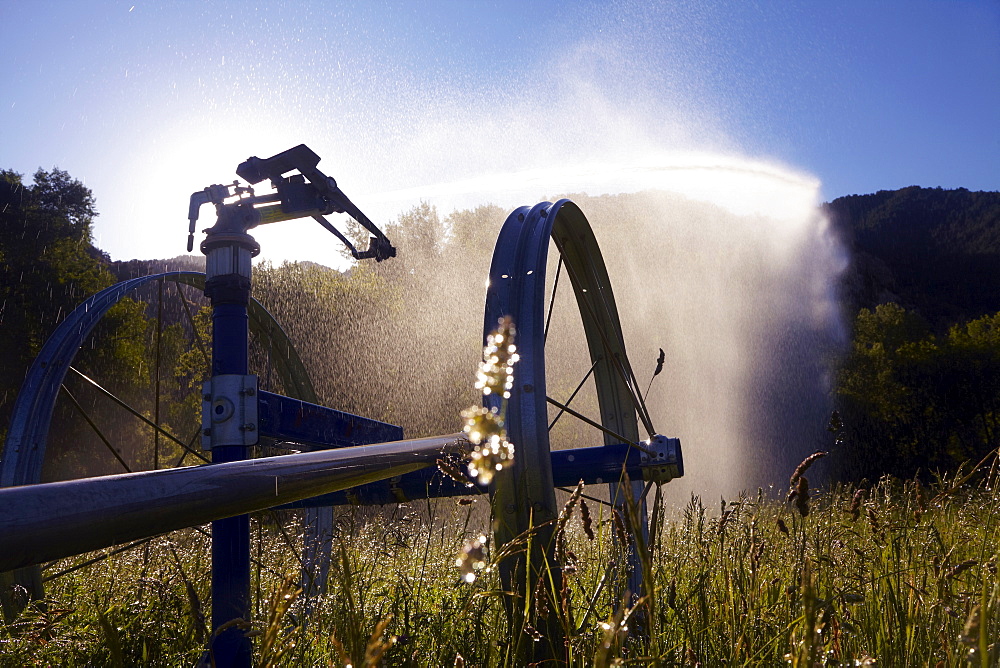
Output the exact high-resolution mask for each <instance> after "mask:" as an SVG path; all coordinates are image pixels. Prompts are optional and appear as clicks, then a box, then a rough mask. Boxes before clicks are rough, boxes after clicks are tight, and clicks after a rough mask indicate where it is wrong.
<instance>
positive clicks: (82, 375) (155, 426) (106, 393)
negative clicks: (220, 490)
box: [69, 366, 208, 463]
mask: <svg viewBox="0 0 1000 668" xmlns="http://www.w3.org/2000/svg"><path fill="white" fill-rule="evenodd" d="M69 368H70V371H73V372H74V373H75V374H77V375H78V376H80V378H83V379H84V380H85V381H87V382H88V383H90V384H91V385H93V386H94V387H95V388H97V390H98V391H99V392H101V394H103V395H104V396H106V397H108V398H109V399H111V400H112V401H114V402H115V403H116V404H118V405H119V406H121V407H122V408H124V409H125V410H127V411H128V412H129V413H131V414H132V415H134V416H135V417H136V418H138V419H139V420H142V421H143V422H145V423H146V424H147V425H149V426H150V427H152V428H153V429H156V430H157V431H159V432H160V433H161V434H163V435H164V436H165V437H167V438H169V439H170V440H171V441H173V442H174V443H176V444H177V445H179V446H181V447H182V448H184V449H185V450H187V451H188V452H190V453H191V454H192V455H194V456H195V457H197V458H198V459H200V460H202V461H203V462H206V463H207V462H208V458H206V457H205V456H204V455H202V454H201V453H200V452H197V451H195V450H192V449H191V448H190V447H189V446H188V444H187V443H184V442H183V441H181V440H180V439H178V438H177V437H176V436H174V435H173V434H171V433H170V432H169V431H167V430H165V429H163V428H162V427H160V425H158V424H156V423H155V422H153V421H152V420H150V419H149V418H147V417H146V416H145V415H143V414H142V413H140V412H138V411H137V410H135V409H134V408H132V407H131V406H129V405H128V404H126V403H125V402H124V401H122V400H121V399H119V398H118V397H116V396H115V395H114V394H112V393H111V392H109V391H108V390H106V389H104V388H103V387H101V385H100V383H98V382H97V381H95V380H94V379H93V378H90V377H89V376H87V375H86V374H85V373H83V372H81V371H80V370H78V369H76V368H75V367H73V366H70V367H69Z"/></svg>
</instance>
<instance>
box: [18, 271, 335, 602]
mask: <svg viewBox="0 0 1000 668" xmlns="http://www.w3.org/2000/svg"><path fill="white" fill-rule="evenodd" d="M182 286H190V287H192V288H196V289H197V290H203V289H204V286H205V275H204V274H202V273H197V272H183V271H182V272H169V273H163V274H155V275H150V276H143V277H140V278H135V279H131V280H127V281H123V282H121V283H118V284H117V285H114V286H111V287H110V288H107V289H105V290H103V291H102V292H99V293H97V294H95V295H93V296H91V297H90V298H88V299H87V300H86V301H85V302H84V303H83V304H81V305H80V306H79V307H77V308H76V309H75V310H74V311H73V312H72V313H71V314H70V315H69V316H68V317H67V318H66V320H64V321H63V322H62V323H61V324H60V325H59V327H57V328H56V330H55V331H54V332H53V334H52V335H51V336H50V337H49V339H48V341H46V343H45V345H44V346H43V348H42V350H41V352H40V353H39V355H38V357H37V358H36V359H35V361H34V363H33V364H32V366H31V368H30V370H29V372H28V374H27V376H26V378H25V381H24V383H23V384H22V387H21V391H20V393H19V394H18V396H17V399H16V401H15V404H14V409H13V414H12V417H11V422H10V429H9V431H8V433H7V438H6V440H5V442H4V446H3V451H2V455H0V486H4V487H7V486H16V485H31V484H34V483H38V482H41V481H42V479H43V475H44V469H45V464H46V457H47V454H50V453H49V452H48V451H49V448H48V447H47V445H48V440H49V435H50V431H51V423H52V420H53V416H54V415H56V414H57V413H58V414H59V415H61V416H64V417H65V416H71V417H72V419H75V420H77V423H76V425H77V428H78V430H79V431H78V432H77V433H79V434H81V435H84V434H85V437H86V439H89V440H90V441H92V442H94V443H100V444H103V446H104V447H103V448H102V447H101V445H97V446H96V448H95V450H92V451H91V452H90V453H89V456H91V457H94V458H103V459H104V460H105V461H106V462H107V463H108V464H109V465H110V466H111V469H110V470H109V471H108V472H111V473H123V472H130V471H135V470H147V469H152V468H169V467H174V466H180V465H188V464H196V463H204V462H207V461H208V458H207V457H206V456H205V454H204V453H203V452H202V450H201V446H200V443H199V436H200V423H198V422H197V420H191V421H190V422H191V424H185V425H184V426H183V427H180V428H177V429H175V430H170V429H168V428H165V427H164V424H163V421H162V420H161V419H160V403H161V402H160V396H159V388H160V382H161V378H160V376H161V374H162V371H161V369H160V364H159V358H160V339H161V336H160V334H161V333H162V331H163V328H164V324H163V318H162V312H163V307H164V300H165V299H167V298H170V297H171V295H170V293H171V292H172V291H173V290H176V293H174V295H173V298H174V299H176V300H179V301H180V304H181V305H182V307H183V312H184V314H185V317H186V318H187V324H186V327H185V329H186V331H187V333H188V335H189V337H190V340H189V341H188V344H189V345H190V346H191V349H192V350H197V349H200V350H201V352H202V355H203V356H204V362H205V367H206V371H207V369H208V367H209V359H208V356H209V355H210V354H211V350H210V349H211V342H210V341H204V340H199V337H198V335H197V328H196V326H195V322H194V313H195V312H196V310H197V307H198V305H197V304H196V303H194V301H193V300H192V296H193V295H192V296H185V294H184V290H183V289H182ZM136 294H145V295H147V299H148V300H149V309H148V310H149V311H154V310H155V312H156V313H157V317H156V323H155V324H156V331H155V337H154V341H153V342H152V343H151V346H152V348H151V350H150V351H147V352H148V353H149V354H150V355H151V356H152V357H153V358H155V359H156V360H157V362H156V363H155V369H154V370H152V371H151V375H152V376H154V378H153V387H154V388H155V389H154V392H153V394H154V396H152V397H145V398H143V400H142V402H141V405H131V404H132V403H134V402H130V401H127V400H124V399H123V398H121V397H118V396H115V393H114V392H112V391H110V390H109V389H107V387H106V386H105V383H104V382H102V380H101V379H95V378H90V377H88V376H87V375H86V374H84V373H83V372H81V371H79V370H77V369H76V367H75V366H74V365H73V361H74V358H75V357H76V355H77V352H78V351H79V350H80V348H81V346H83V345H85V343H86V342H87V341H88V340H89V338H90V337H91V334H92V332H93V331H94V329H95V327H97V325H98V323H99V322H100V320H101V318H102V317H103V316H104V315H105V314H106V313H107V312H108V311H109V310H110V309H111V308H112V307H113V306H115V305H116V304H118V303H119V302H121V300H122V299H124V298H126V297H129V296H132V295H136ZM174 306H175V307H178V304H177V303H176V302H175V303H174ZM249 324H250V331H251V334H252V336H253V337H254V339H255V340H256V342H257V346H256V347H257V348H258V354H259V355H260V356H261V357H262V358H263V359H266V361H267V370H268V371H269V372H270V374H271V375H273V376H274V379H275V380H276V381H277V382H278V383H280V386H281V388H282V389H283V390H284V392H285V394H287V395H289V396H292V397H294V398H297V399H302V400H304V401H308V402H310V403H317V398H316V393H315V390H314V389H313V386H312V383H311V382H310V380H309V376H308V374H307V372H306V369H305V366H304V365H303V363H302V360H301V359H300V358H299V356H298V353H297V352H296V351H295V348H294V347H293V346H292V344H291V341H290V340H289V339H288V336H287V335H286V334H285V332H284V331H283V330H282V328H281V327H280V326H279V325H278V323H277V321H275V319H274V318H273V317H272V316H271V314H270V313H268V311H267V310H266V309H265V308H264V307H263V306H262V305H261V304H260V303H258V302H256V301H252V302H251V304H250V307H249ZM71 387H72V388H73V389H70V388H71ZM85 393H86V396H84V394H85ZM97 403H101V404H103V405H104V406H111V407H112V408H113V409H114V410H115V411H116V412H117V414H118V416H125V417H126V418H127V419H129V420H132V421H133V424H134V425H139V427H140V428H141V429H142V430H143V431H144V433H145V435H147V436H151V438H152V439H153V441H154V443H153V445H152V457H151V458H146V457H143V458H142V460H141V461H137V458H135V457H130V456H128V454H127V453H125V452H123V451H122V447H121V446H122V443H121V442H119V440H118V439H117V438H116V435H115V433H114V429H113V428H109V427H108V426H106V425H102V424H101V420H100V419H95V418H94V416H93V415H92V411H90V410H89V407H91V406H93V405H94V404H97ZM105 412H106V411H105ZM134 429H135V427H134V426H133V432H134ZM174 432H177V433H174ZM80 440H81V441H82V440H85V439H84V438H81V439H80ZM161 443H162V444H163V447H162V449H161ZM71 445H76V444H75V443H74V444H71ZM168 446H169V447H168ZM168 450H172V451H173V452H174V453H177V452H180V455H179V457H177V456H171V457H167V456H165V452H166V451H168ZM309 512H310V513H311V514H313V515H315V516H316V517H314V518H311V519H312V520H313V523H315V522H316V521H322V522H324V523H326V524H329V523H331V520H332V514H331V513H330V511H329V509H316V510H311V511H309ZM327 515H329V517H327ZM3 579H4V580H6V584H8V585H10V584H19V585H21V586H22V587H24V588H25V589H27V590H28V592H29V593H30V594H31V596H32V598H39V597H41V596H42V595H43V585H42V582H43V578H42V573H41V569H40V568H38V567H32V568H26V569H21V570H19V571H15V572H13V573H8V574H4V575H3ZM8 588H9V587H5V588H4V589H5V591H6V590H7V589H8ZM9 607H10V606H9V602H8V601H6V600H5V609H6V608H9ZM9 612H10V611H9V610H8V613H9Z"/></svg>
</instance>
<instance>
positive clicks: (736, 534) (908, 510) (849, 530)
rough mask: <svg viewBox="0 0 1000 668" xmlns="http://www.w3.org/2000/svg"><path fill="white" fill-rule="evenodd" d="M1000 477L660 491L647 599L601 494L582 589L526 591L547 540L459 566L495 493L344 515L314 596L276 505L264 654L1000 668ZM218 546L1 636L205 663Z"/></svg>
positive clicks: (69, 584) (263, 523)
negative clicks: (305, 588)
mask: <svg viewBox="0 0 1000 668" xmlns="http://www.w3.org/2000/svg"><path fill="white" fill-rule="evenodd" d="M802 477H804V476H802ZM997 482H998V471H997V470H996V460H995V459H991V460H989V461H987V462H984V463H982V464H981V465H980V466H979V467H978V468H975V469H973V468H971V467H970V468H969V469H968V470H967V471H966V472H965V473H960V474H958V475H957V476H956V477H953V478H948V479H941V480H937V481H936V482H934V483H928V484H924V485H922V484H920V483H918V482H915V481H898V480H883V481H881V482H879V483H878V484H876V485H874V486H872V487H869V488H857V489H855V488H851V487H841V488H836V489H833V490H827V491H823V492H819V493H817V492H811V493H812V495H813V496H812V498H809V494H810V492H809V491H807V490H806V489H804V488H803V486H802V485H803V483H797V484H796V486H797V488H798V492H799V494H797V496H796V498H795V499H793V501H792V502H786V501H785V499H783V498H782V499H773V498H767V497H766V496H765V495H763V494H762V493H754V494H749V495H741V496H740V497H739V498H736V499H727V500H723V501H719V502H716V503H713V504H710V505H707V504H705V503H703V502H702V500H700V499H697V498H695V499H692V500H691V502H690V503H689V504H688V505H687V507H685V508H684V509H683V511H682V512H679V513H673V514H670V517H671V518H670V519H667V515H668V513H665V512H663V509H662V508H661V507H660V504H659V502H656V503H653V504H652V506H651V525H652V529H651V532H650V539H649V541H648V545H646V544H642V545H640V548H639V556H640V558H641V559H640V560H641V562H642V569H643V571H644V574H645V581H646V584H647V586H646V588H645V590H644V591H643V592H642V595H641V596H639V597H632V596H627V595H626V594H625V592H624V587H625V584H624V583H625V574H624V568H623V565H624V564H625V562H626V557H625V555H624V554H623V552H622V550H621V548H620V547H619V545H620V539H616V538H615V535H616V534H619V535H620V534H621V533H630V528H631V527H632V526H634V525H635V518H634V517H633V518H631V520H630V518H628V517H621V516H619V517H618V518H615V517H613V515H610V514H609V512H608V509H607V507H606V506H603V505H601V504H598V503H595V502H594V501H591V502H590V503H589V504H587V503H586V499H585V498H584V499H582V503H581V502H580V501H577V502H575V503H574V504H573V505H572V507H568V508H567V511H566V512H565V513H564V514H563V516H562V517H561V518H560V520H559V521H558V522H559V527H558V528H559V530H558V531H557V536H561V537H562V540H561V543H562V546H561V548H560V549H559V550H558V557H559V562H558V565H559V566H560V568H561V576H562V577H561V580H562V583H561V584H558V582H559V579H560V578H555V577H553V578H546V579H545V580H544V581H543V582H542V583H541V584H540V585H538V586H536V587H535V588H534V590H533V591H530V592H517V593H513V592H507V593H505V592H504V591H503V588H502V587H501V583H500V577H499V575H498V569H497V568H496V566H497V564H498V562H499V561H501V560H503V559H515V558H517V556H518V555H517V553H518V552H519V551H523V550H524V549H537V547H536V546H534V545H533V544H531V541H530V536H528V537H525V539H524V540H523V541H521V542H520V543H519V544H518V545H517V546H515V549H508V550H506V551H505V553H504V554H497V553H495V552H494V551H491V550H490V545H489V544H488V543H487V544H486V546H485V554H484V561H485V562H486V564H487V566H486V567H485V568H483V569H481V570H478V571H475V573H477V574H478V577H476V578H475V579H474V581H473V582H468V581H467V580H466V578H463V572H462V570H461V569H460V568H458V567H457V566H456V557H458V555H460V554H462V553H463V549H465V547H464V546H467V545H468V542H469V541H470V540H473V539H475V538H476V537H477V536H478V535H479V534H480V533H483V532H484V529H485V526H483V525H484V524H485V522H484V521H483V519H482V518H484V517H485V513H484V506H485V505H486V504H487V500H486V499H485V498H483V497H478V498H470V499H466V500H464V501H458V502H456V501H455V500H443V501H438V502H434V503H427V504H412V505H410V506H409V507H407V506H402V507H396V508H386V509H383V510H381V511H373V510H370V509H369V510H362V509H356V510H352V509H345V510H343V511H341V512H340V514H339V516H338V525H337V533H336V535H335V541H334V550H333V559H332V563H331V568H330V574H329V586H328V592H327V593H326V594H325V595H323V596H319V597H313V598H308V599H307V597H305V596H303V595H301V594H300V593H299V592H298V588H297V586H296V585H295V581H296V580H297V579H298V573H299V569H300V563H301V562H300V559H301V554H300V550H299V541H297V540H294V539H293V536H292V535H291V534H294V533H296V531H297V529H295V525H294V522H292V523H291V525H289V519H294V516H284V522H283V523H279V522H278V521H277V520H278V519H279V518H277V516H275V515H273V514H262V515H259V516H256V517H255V518H254V522H253V536H254V538H255V539H256V540H255V542H254V548H253V550H254V554H253V563H254V585H253V586H254V615H253V619H252V620H250V621H249V623H248V624H246V630H247V632H248V633H249V634H250V635H251V636H252V637H254V644H255V654H256V660H257V663H258V664H259V665H289V666H345V665H352V666H365V665H376V664H382V665H419V666H454V665H465V666H502V665H511V664H516V662H517V659H516V658H515V655H514V652H515V651H516V647H517V644H518V642H520V643H522V649H523V644H524V643H535V642H540V643H545V642H548V641H549V640H550V639H549V638H546V637H544V635H543V634H542V633H541V631H539V630H536V629H546V628H547V629H554V630H555V631H556V633H555V635H557V636H558V635H562V636H563V637H564V639H565V642H558V643H557V645H558V646H557V647H556V648H555V650H554V651H555V653H556V655H557V656H559V657H560V658H561V659H562V661H563V662H565V664H568V665H578V666H590V665H602V666H603V665H664V666H698V665H701V666H705V667H709V666H756V665H761V666H779V665H790V666H863V665H879V666H952V667H957V666H969V665H972V666H995V665H997V659H998V652H1000V649H998V645H997V642H996V639H997V638H1000V619H998V617H1000V589H998V584H997V583H998V579H997V577H996V570H997V561H998V550H1000V533H998V519H1000V518H998V511H1000V502H998V498H997V493H996V484H997ZM585 493H586V490H585ZM584 506H586V510H587V513H586V515H587V516H589V517H587V518H585V516H584V513H583V509H584ZM487 533H488V532H487ZM591 535H592V536H593V537H592V538H591V537H590V536H591ZM208 542H209V541H208V538H207V537H206V536H205V534H204V533H203V530H198V529H191V530H187V531H183V532H177V533H174V534H170V535H169V536H165V537H160V538H157V539H154V540H152V541H150V542H148V543H146V544H144V545H141V546H137V547H135V548H133V549H131V550H127V551H123V552H121V553H118V554H114V555H112V556H108V557H107V558H104V559H101V560H99V561H97V562H96V563H93V564H91V565H89V566H86V567H84V568H79V569H76V570H72V571H71V572H68V573H65V574H61V575H59V574H60V573H61V572H62V571H65V570H67V569H70V568H72V567H73V566H74V565H77V564H80V563H83V562H84V561H86V560H88V559H89V558H93V557H94V556H100V555H86V556H82V557H77V558H74V559H70V560H65V561H62V562H58V563H56V564H52V565H50V566H49V567H48V568H47V569H46V571H45V574H46V576H47V577H51V576H54V575H58V577H53V578H52V579H51V580H50V581H49V582H48V583H47V585H46V586H47V593H48V598H47V600H45V601H44V602H42V604H33V605H31V606H29V608H28V609H27V610H26V611H25V613H24V614H23V615H22V616H21V617H20V618H19V619H18V620H17V621H16V623H14V624H10V625H7V626H4V627H3V629H2V631H0V664H2V665H4V666H21V665H60V666H94V665H99V666H105V665H106V666H128V665H162V666H178V665H194V664H195V663H196V662H197V660H198V658H199V656H200V655H201V654H202V652H203V648H204V647H205V646H206V644H207V643H208V642H209V639H210V638H209V632H208V630H207V628H206V626H207V622H206V620H207V619H208V618H209V615H208V610H207V607H208V605H209V593H208V586H209V579H210V563H209V551H208ZM470 556H471V561H467V563H471V562H473V561H475V558H476V556H477V553H476V551H475V550H473V552H472V554H471V555H470ZM467 570H471V569H467ZM505 603H507V604H513V605H518V606H522V607H524V608H525V609H527V610H528V611H529V612H528V616H527V621H526V627H525V628H523V629H516V630H513V631H512V630H511V629H509V628H508V624H507V622H506V619H507V614H506V611H505ZM623 603H624V605H623ZM549 665H555V664H552V663H550V664H549Z"/></svg>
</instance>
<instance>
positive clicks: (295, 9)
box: [0, 0, 1000, 259]
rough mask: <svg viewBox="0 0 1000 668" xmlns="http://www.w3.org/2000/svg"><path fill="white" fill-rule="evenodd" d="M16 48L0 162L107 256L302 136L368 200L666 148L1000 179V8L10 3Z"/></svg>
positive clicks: (863, 182) (8, 23)
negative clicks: (65, 181) (48, 189)
mask: <svg viewBox="0 0 1000 668" xmlns="http://www.w3.org/2000/svg"><path fill="white" fill-rule="evenodd" d="M0 56H2V62H3V63H4V67H3V68H2V69H0V167H3V168H9V169H14V170H15V171H18V172H21V173H25V174H30V173H32V172H33V171H34V170H35V169H36V168H38V167H39V166H41V167H44V168H51V167H53V166H58V167H60V168H62V169H66V170H67V171H69V172H70V173H71V174H72V175H73V176H75V177H77V178H79V179H81V180H83V181H84V182H86V183H87V184H88V185H89V186H90V187H91V188H92V189H93V190H94V192H95V195H96V197H97V201H98V209H99V211H100V212H101V216H100V218H99V219H98V223H97V228H96V232H97V239H96V240H97V243H98V245H99V246H100V247H102V248H104V249H105V250H108V251H109V252H110V253H111V255H112V257H114V258H115V259H128V258H129V257H169V256H173V255H176V254H179V253H181V252H182V251H183V244H184V240H185V237H186V221H185V218H184V216H185V211H186V201H187V196H188V195H189V194H190V193H191V192H192V191H194V190H198V189H200V188H202V187H204V186H206V185H208V184H209V183H215V182H225V181H230V180H232V179H233V178H234V174H233V169H234V168H235V166H236V164H237V163H239V162H240V161H242V160H243V159H245V158H246V157H248V156H249V155H261V156H264V155H269V154H271V153H273V152H277V151H280V150H283V149H284V148H288V147H289V146H292V145H295V144H298V143H301V142H305V143H307V144H309V145H310V146H311V147H312V148H313V149H315V150H316V151H317V152H318V153H319V154H320V155H321V156H322V157H323V162H321V164H320V166H321V168H324V169H325V171H327V173H329V174H331V175H333V176H335V177H336V178H337V179H338V181H339V182H340V183H341V185H342V186H343V187H344V190H345V191H347V192H348V194H349V195H351V196H352V197H354V199H355V200H356V201H358V203H359V204H360V205H362V208H365V206H364V196H365V195H367V194H370V195H372V197H373V198H375V193H379V192H383V191H399V190H407V191H408V192H409V191H413V192H419V191H420V188H421V187H423V186H425V185H431V184H434V183H439V182H442V181H454V180H458V179H463V178H466V177H475V176H481V175H483V174H488V173H491V172H504V171H508V170H516V169H518V168H520V167H521V166H525V165H527V166H534V165H537V164H539V162H541V161H544V160H550V161H555V160H557V159H558V160H562V161H572V160H577V161H579V160H588V161H598V162H599V161H601V160H603V159H609V160H610V159H614V160H616V161H619V162H627V161H628V160H629V159H630V156H632V155H634V154H635V153H636V152H637V151H641V150H643V147H647V146H650V145H656V146H657V147H658V148H660V149H662V150H665V151H702V152H712V153H718V154H720V155H737V156H744V157H746V158H747V159H749V160H755V161H762V162H765V163H768V164H776V165H780V166H782V168H787V169H789V170H792V171H794V172H795V173H796V174H804V175H807V176H809V177H811V178H814V179H816V180H817V181H818V183H819V186H818V187H819V194H820V197H821V198H822V199H831V198H834V197H838V196H841V195H846V194H852V193H867V192H874V191H877V190H880V189H891V188H899V187H904V186H908V185H921V186H942V187H946V188H951V187H960V186H961V187H966V188H969V189H972V190H997V189H1000V2H998V1H997V0H981V1H979V2H973V1H960V0H953V1H944V0H941V1H936V2H929V1H922V0H906V1H896V2H875V1H866V2H860V1H858V2H855V1H851V0H840V1H838V2H799V3H793V2H787V1H777V0H774V1H771V2H767V1H761V2H709V1H708V0H702V1H698V2H695V1H687V0H685V1H679V2H660V3H657V2H651V3H640V2H558V1H544V0H536V1H534V2H520V1H510V0H508V1H505V2H435V3H430V2H429V3H417V2H366V3H323V2H308V1H304V0H302V1H295V2H292V1H285V2H266V3H249V2H155V3H154V2H145V1H144V0H128V1H126V2H75V1H71V0H62V1H55V0H36V1H33V2H26V1H15V0H0ZM487 167H488V169H487ZM558 187H559V186H557V185H552V186H551V187H550V188H551V189H557V188H558ZM549 192H554V190H550V191H549ZM541 194H544V193H540V195H541ZM483 196H484V197H485V198H486V199H489V195H488V193H484V195H483ZM375 199H377V198H375ZM525 203H527V202H525ZM376 208H377V207H376ZM386 211H388V213H386V215H392V213H391V211H390V210H388V209H387V210H386ZM207 213H208V212H207V209H206V212H205V214H206V215H207Z"/></svg>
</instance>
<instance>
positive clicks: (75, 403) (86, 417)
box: [59, 384, 132, 473]
mask: <svg viewBox="0 0 1000 668" xmlns="http://www.w3.org/2000/svg"><path fill="white" fill-rule="evenodd" d="M59 389H60V390H62V391H63V392H64V393H65V394H66V396H67V397H69V400H70V402H72V404H73V406H75V407H76V410H77V411H79V412H80V415H81V416H83V419H84V420H86V421H87V424H89V425H90V428H91V429H93V430H94V433H95V434H97V437H98V438H99V439H101V441H102V442H103V443H104V445H105V446H107V448H108V450H110V451H111V454H113V455H114V456H115V459H117V460H118V463H119V464H121V465H122V468H124V469H125V470H126V471H127V472H129V473H131V472H132V469H131V468H129V465H128V464H126V463H125V460H124V459H122V456H121V455H120V454H118V451H117V450H115V448H114V446H113V445H111V441H109V440H108V439H107V437H106V436H105V435H104V432H102V431H101V429H100V427H98V426H97V424H95V423H94V421H93V420H92V419H90V415H88V414H87V411H86V410H85V409H84V408H83V406H81V405H80V402H79V401H77V400H76V397H74V396H73V393H72V392H70V391H69V388H68V387H66V385H65V384H63V385H60V386H59Z"/></svg>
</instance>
